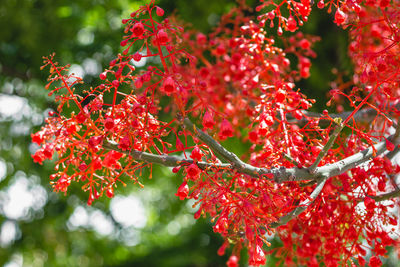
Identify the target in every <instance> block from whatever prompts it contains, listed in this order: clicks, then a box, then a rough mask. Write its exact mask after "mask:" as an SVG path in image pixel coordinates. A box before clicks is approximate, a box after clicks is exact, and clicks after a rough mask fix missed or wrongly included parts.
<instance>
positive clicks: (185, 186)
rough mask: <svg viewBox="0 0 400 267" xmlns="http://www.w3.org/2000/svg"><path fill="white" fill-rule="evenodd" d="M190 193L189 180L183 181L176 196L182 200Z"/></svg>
mask: <svg viewBox="0 0 400 267" xmlns="http://www.w3.org/2000/svg"><path fill="white" fill-rule="evenodd" d="M188 194H189V186H188V184H187V182H183V183H182V184H181V185H180V186H179V188H178V191H177V192H176V194H175V196H177V197H179V199H180V200H184V199H185V198H186V197H187V196H188Z"/></svg>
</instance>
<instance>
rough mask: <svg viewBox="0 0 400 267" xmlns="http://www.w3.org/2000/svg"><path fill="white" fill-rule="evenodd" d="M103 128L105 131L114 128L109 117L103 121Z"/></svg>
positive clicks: (112, 121)
mask: <svg viewBox="0 0 400 267" xmlns="http://www.w3.org/2000/svg"><path fill="white" fill-rule="evenodd" d="M104 127H105V128H106V129H107V130H111V129H112V128H114V120H113V119H112V118H110V117H108V118H107V119H106V120H105V121H104Z"/></svg>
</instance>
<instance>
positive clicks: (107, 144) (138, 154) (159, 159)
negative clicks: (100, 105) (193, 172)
mask: <svg viewBox="0 0 400 267" xmlns="http://www.w3.org/2000/svg"><path fill="white" fill-rule="evenodd" d="M103 147H104V148H105V149H109V150H115V151H118V152H120V153H123V154H125V155H129V156H131V157H132V158H133V159H134V160H137V161H144V162H147V163H156V164H160V165H164V166H166V167H176V166H180V165H183V164H191V163H193V162H194V161H193V160H191V159H185V158H180V157H176V156H169V155H156V154H152V153H148V152H143V151H138V150H130V151H128V150H122V149H120V148H118V144H116V143H114V142H112V141H109V140H104V141H103ZM196 164H197V166H198V167H199V168H200V169H203V170H204V169H206V168H211V167H212V168H227V167H229V166H230V164H215V163H208V162H197V163H196Z"/></svg>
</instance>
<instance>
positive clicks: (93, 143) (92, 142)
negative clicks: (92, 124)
mask: <svg viewBox="0 0 400 267" xmlns="http://www.w3.org/2000/svg"><path fill="white" fill-rule="evenodd" d="M102 142H103V137H102V136H92V137H90V138H89V141H88V143H89V147H91V148H95V147H97V146H98V145H100V144H101V143H102Z"/></svg>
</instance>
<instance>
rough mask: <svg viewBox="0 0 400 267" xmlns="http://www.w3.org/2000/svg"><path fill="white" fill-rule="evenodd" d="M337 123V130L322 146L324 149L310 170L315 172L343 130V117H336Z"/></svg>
mask: <svg viewBox="0 0 400 267" xmlns="http://www.w3.org/2000/svg"><path fill="white" fill-rule="evenodd" d="M335 123H337V126H336V128H335V130H334V131H333V133H332V135H331V136H330V137H329V140H328V142H326V144H325V146H324V147H323V148H322V150H321V151H320V152H319V154H318V156H317V158H316V160H315V161H314V163H313V164H312V165H311V166H310V167H309V168H308V171H309V172H310V173H314V172H315V169H316V168H317V167H318V164H319V163H320V162H321V160H322V159H323V158H324V157H325V156H326V154H327V153H328V151H329V149H331V147H332V146H333V144H334V143H335V140H336V138H337V137H338V136H339V133H340V132H341V131H342V129H343V127H344V125H343V124H342V119H340V118H338V119H335Z"/></svg>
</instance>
